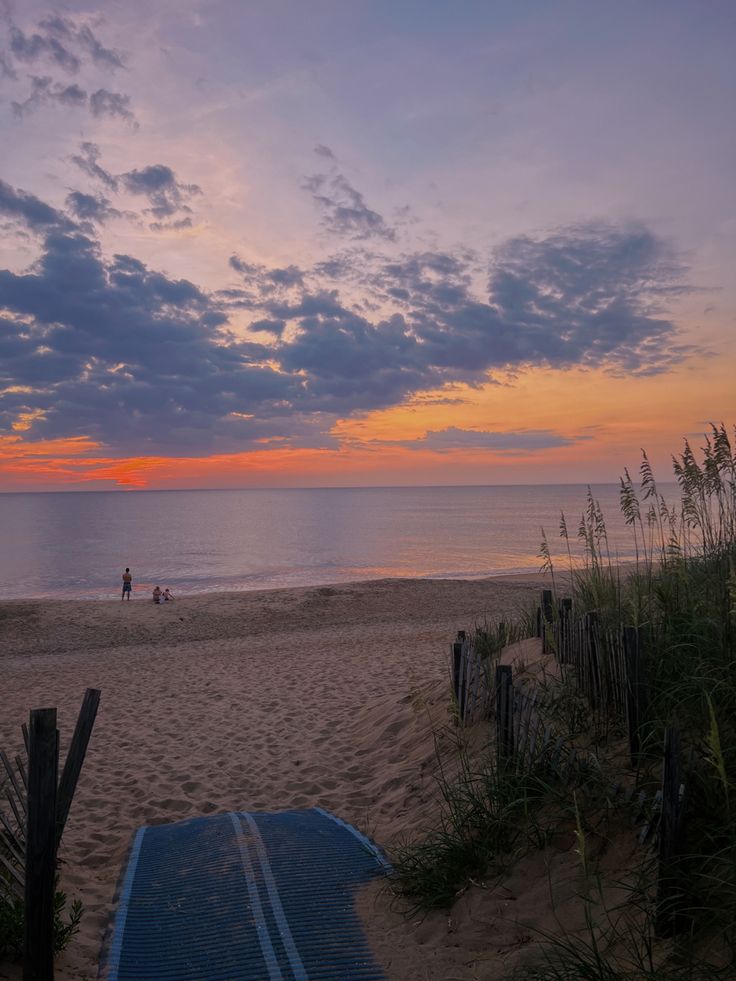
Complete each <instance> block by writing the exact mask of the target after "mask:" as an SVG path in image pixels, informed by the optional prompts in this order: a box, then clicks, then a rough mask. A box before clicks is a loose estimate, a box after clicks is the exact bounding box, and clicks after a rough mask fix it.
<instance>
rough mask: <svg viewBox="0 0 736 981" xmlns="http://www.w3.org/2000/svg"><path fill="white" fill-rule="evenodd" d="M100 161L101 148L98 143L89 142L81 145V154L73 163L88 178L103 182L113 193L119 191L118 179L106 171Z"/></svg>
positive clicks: (73, 158)
mask: <svg viewBox="0 0 736 981" xmlns="http://www.w3.org/2000/svg"><path fill="white" fill-rule="evenodd" d="M99 159H100V148H99V147H98V146H97V144H96V143H89V142H85V143H81V144H80V153H78V154H77V155H75V156H73V157H72V161H73V162H74V163H75V164H76V165H77V167H79V169H80V170H81V171H83V172H84V173H85V174H87V176H88V177H92V178H94V179H95V180H98V181H101V182H102V183H103V184H104V185H105V186H106V187H109V188H110V190H111V191H117V189H118V179H117V177H115V176H114V175H113V174H111V173H110V172H109V171H108V170H105V168H104V167H102V166H101V165H100V164H99V163H98V160H99Z"/></svg>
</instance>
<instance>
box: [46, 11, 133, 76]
mask: <svg viewBox="0 0 736 981" xmlns="http://www.w3.org/2000/svg"><path fill="white" fill-rule="evenodd" d="M39 27H40V28H42V29H43V30H44V31H45V32H46V36H47V37H52V38H64V40H66V41H69V42H71V43H72V45H76V46H78V47H79V48H81V49H82V50H83V51H85V52H86V53H87V54H88V55H89V56H90V57H91V59H92V61H93V62H94V63H95V64H96V65H98V66H99V67H101V68H112V69H116V68H125V63H124V61H123V56H122V54H121V53H120V52H119V51H115V50H114V49H113V48H106V47H105V46H104V45H103V44H102V42H101V41H100V39H99V38H98V37H97V36H96V35H95V34H94V33H93V31H92V29H91V28H90V26H89V25H88V24H76V23H75V22H74V21H73V20H72V19H71V18H70V17H60V16H59V15H58V14H52V15H51V16H49V17H45V18H44V19H43V20H41V21H40V22H39Z"/></svg>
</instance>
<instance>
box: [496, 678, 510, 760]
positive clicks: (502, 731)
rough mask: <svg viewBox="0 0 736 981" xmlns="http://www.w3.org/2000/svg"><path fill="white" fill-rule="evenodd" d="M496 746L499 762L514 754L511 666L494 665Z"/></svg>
mask: <svg viewBox="0 0 736 981" xmlns="http://www.w3.org/2000/svg"><path fill="white" fill-rule="evenodd" d="M496 748H497V752H498V762H499V764H503V763H506V762H507V761H508V760H509V759H510V758H511V757H512V756H513V754H514V686H513V682H512V676H511V667H510V665H508V664H499V665H498V666H497V667H496Z"/></svg>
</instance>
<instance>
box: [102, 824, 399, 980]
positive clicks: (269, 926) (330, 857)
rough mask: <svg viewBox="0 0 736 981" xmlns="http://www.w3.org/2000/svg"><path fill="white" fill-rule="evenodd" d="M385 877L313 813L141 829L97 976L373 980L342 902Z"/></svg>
mask: <svg viewBox="0 0 736 981" xmlns="http://www.w3.org/2000/svg"><path fill="white" fill-rule="evenodd" d="M387 869H388V865H387V863H386V860H385V859H384V858H383V856H382V855H381V853H380V852H379V850H378V849H377V848H376V847H375V845H373V844H372V843H371V842H370V841H369V840H368V839H367V838H365V837H364V836H363V835H362V834H361V833H360V832H359V831H356V829H355V828H352V827H351V826H350V825H348V824H345V823H344V822H343V821H341V820H340V819H339V818H336V817H334V815H332V814H330V813H328V812H327V811H323V810H321V809H320V808H315V809H313V810H308V811H284V812H282V813H279V814H245V813H237V814H236V813H233V814H220V815H217V816H215V817H207V818H192V819H190V820H188V821H179V822H177V823H176V824H164V825H157V826H154V827H145V828H141V829H140V830H139V831H138V833H137V834H136V837H135V839H134V842H133V846H132V849H131V853H130V859H129V861H128V867H127V869H126V872H125V875H124V878H123V880H122V885H121V888H120V894H119V900H118V909H117V914H116V917H115V921H114V925H113V929H112V934H111V937H110V939H109V942H108V944H107V945H106V950H105V953H104V955H103V959H102V963H101V965H100V974H99V977H100V978H101V979H104V981H328V979H329V981H382V979H384V975H383V973H382V972H381V971H380V970H379V968H378V967H377V966H376V965H375V963H374V962H373V959H372V957H371V953H370V949H369V947H368V944H367V942H366V940H365V937H364V936H363V932H362V930H361V925H360V921H359V919H358V917H357V914H356V913H355V909H354V904H353V898H354V892H355V890H356V889H357V888H358V887H359V886H361V885H363V884H364V883H366V882H368V881H369V880H370V879H371V878H373V877H374V876H376V875H380V874H381V873H383V872H385V871H386V870H387Z"/></svg>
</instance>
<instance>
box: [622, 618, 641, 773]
mask: <svg viewBox="0 0 736 981" xmlns="http://www.w3.org/2000/svg"><path fill="white" fill-rule="evenodd" d="M642 634H643V631H642V630H641V628H639V629H638V630H637V629H636V627H624V637H623V640H624V664H625V665H626V723H627V727H628V730H629V752H630V755H631V765H632V766H633V767H637V766H638V765H639V760H640V758H641V727H642V724H643V722H644V719H645V717H646V703H647V697H646V696H647V691H646V683H645V680H644V670H643V669H644V663H643V662H644V649H643V648H644V645H643V636H642Z"/></svg>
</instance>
